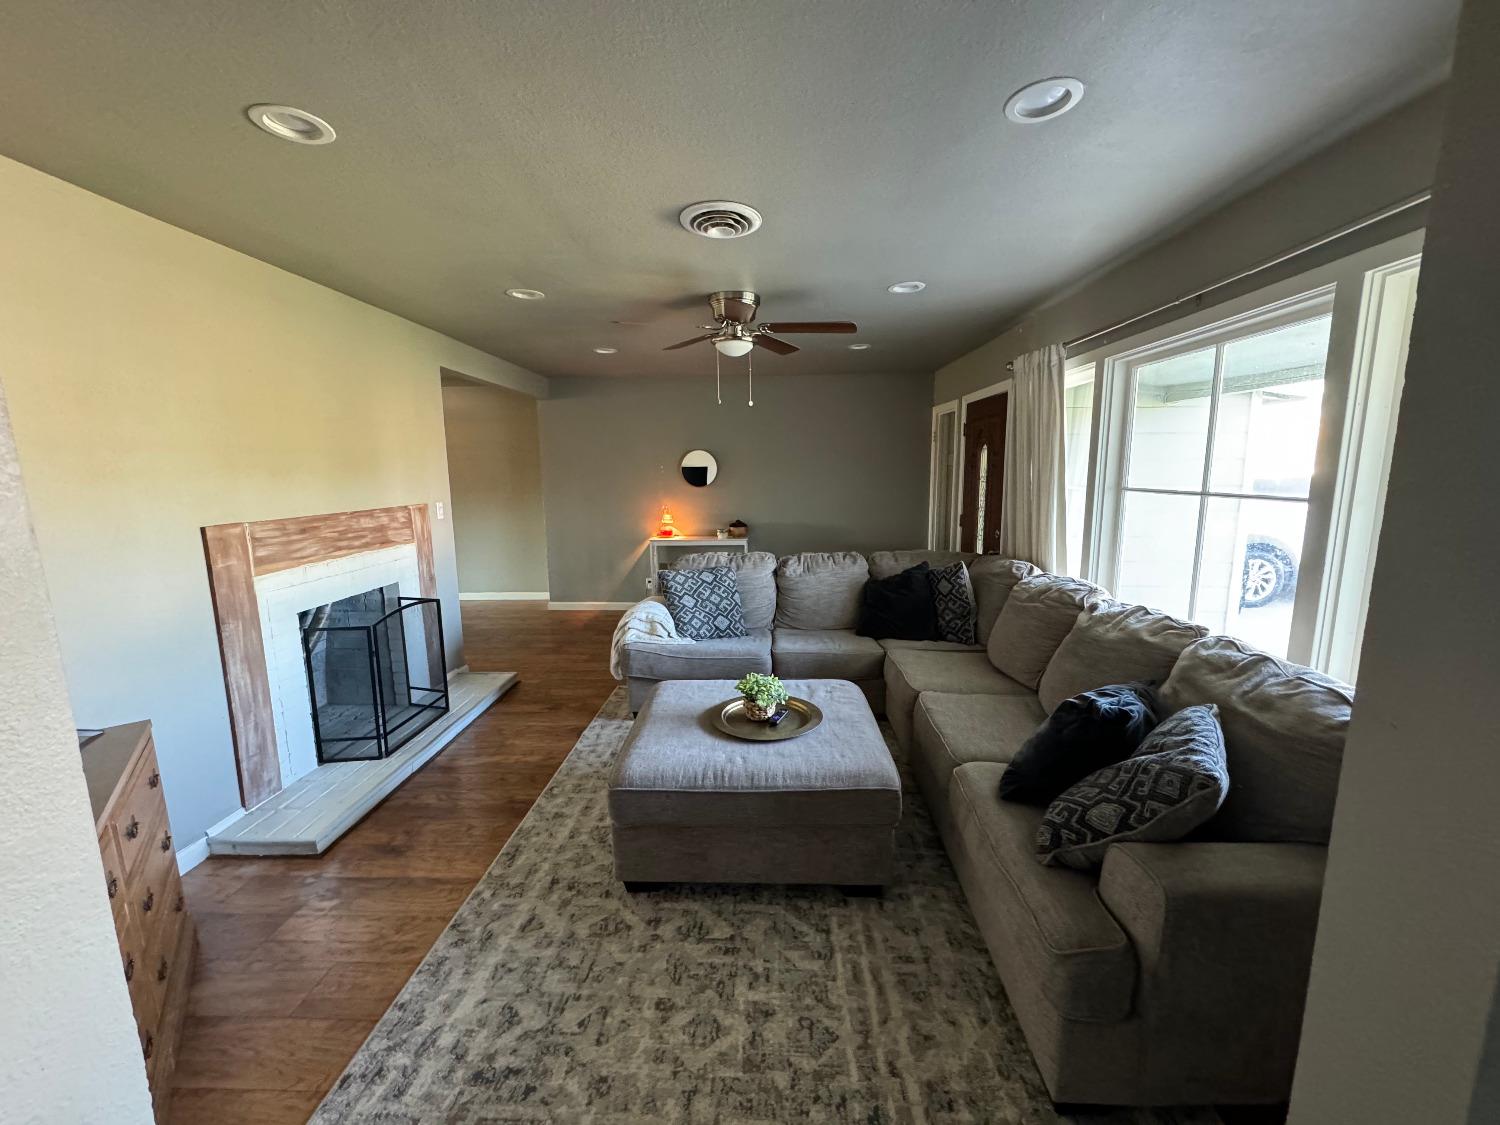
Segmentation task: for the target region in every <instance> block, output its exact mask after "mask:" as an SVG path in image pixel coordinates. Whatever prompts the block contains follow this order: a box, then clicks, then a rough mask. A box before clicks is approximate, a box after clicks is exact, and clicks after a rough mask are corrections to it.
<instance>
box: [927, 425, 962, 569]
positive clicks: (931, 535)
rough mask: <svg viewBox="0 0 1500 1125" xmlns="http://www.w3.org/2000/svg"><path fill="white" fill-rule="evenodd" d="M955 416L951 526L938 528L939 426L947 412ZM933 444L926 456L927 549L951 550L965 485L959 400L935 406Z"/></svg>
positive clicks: (950, 490)
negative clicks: (962, 490) (960, 499)
mask: <svg viewBox="0 0 1500 1125" xmlns="http://www.w3.org/2000/svg"><path fill="white" fill-rule="evenodd" d="M949 414H951V415H952V416H953V479H952V480H951V481H950V482H949V486H948V491H949V497H948V511H949V512H950V513H951V515H952V517H953V518H952V519H951V520H950V521H949V526H947V527H939V526H938V525H937V518H938V504H937V500H938V480H939V476H940V472H939V470H940V469H941V466H940V465H939V464H938V456H939V452H938V425H939V423H940V421H941V420H942V418H943V417H944V416H945V415H949ZM930 443H931V447H930V450H929V453H928V458H927V549H928V550H929V551H952V550H954V549H955V548H956V547H957V541H958V504H959V497H960V495H961V492H960V490H961V489H962V488H963V423H962V422H961V421H960V419H959V410H958V399H956V398H950V399H949V400H948V401H947V402H940V403H938V404H937V405H936V406H934V407H933V408H932V433H931V435H930Z"/></svg>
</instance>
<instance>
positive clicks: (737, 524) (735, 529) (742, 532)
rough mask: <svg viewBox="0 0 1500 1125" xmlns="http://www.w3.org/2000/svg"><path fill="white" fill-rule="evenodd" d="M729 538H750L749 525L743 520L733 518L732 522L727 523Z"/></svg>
mask: <svg viewBox="0 0 1500 1125" xmlns="http://www.w3.org/2000/svg"><path fill="white" fill-rule="evenodd" d="M729 538H731V539H748V538H750V526H749V525H748V524H746V523H745V522H744V521H743V520H735V521H734V522H733V523H732V524H730V525H729Z"/></svg>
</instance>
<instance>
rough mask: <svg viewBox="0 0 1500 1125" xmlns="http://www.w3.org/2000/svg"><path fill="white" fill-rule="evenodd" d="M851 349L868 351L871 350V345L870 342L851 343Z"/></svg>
mask: <svg viewBox="0 0 1500 1125" xmlns="http://www.w3.org/2000/svg"><path fill="white" fill-rule="evenodd" d="M849 350H850V351H851V352H867V351H869V350H870V345H869V344H850V345H849Z"/></svg>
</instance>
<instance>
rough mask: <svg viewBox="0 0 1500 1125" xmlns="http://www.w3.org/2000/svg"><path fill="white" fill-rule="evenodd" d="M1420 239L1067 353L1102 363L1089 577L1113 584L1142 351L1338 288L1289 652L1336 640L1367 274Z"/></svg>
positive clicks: (1306, 654) (1234, 325)
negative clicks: (1336, 538) (1340, 545)
mask: <svg viewBox="0 0 1500 1125" xmlns="http://www.w3.org/2000/svg"><path fill="white" fill-rule="evenodd" d="M1422 241H1423V232H1422V231H1413V232H1411V233H1409V234H1405V235H1402V236H1400V237H1398V238H1395V239H1392V240H1391V241H1389V242H1385V243H1381V244H1379V245H1377V246H1373V247H1369V248H1367V249H1365V250H1361V251H1357V252H1355V253H1353V254H1351V255H1349V256H1347V257H1345V258H1341V259H1338V260H1337V261H1333V262H1330V263H1328V264H1326V265H1322V266H1319V267H1316V268H1314V269H1311V270H1309V271H1307V272H1306V273H1303V274H1301V275H1299V276H1296V277H1292V278H1288V279H1286V280H1284V281H1280V282H1277V283H1275V284H1272V285H1269V286H1266V287H1264V288H1262V289H1258V290H1256V291H1254V292H1251V293H1246V294H1244V295H1241V296H1237V297H1233V298H1230V299H1228V300H1225V301H1222V302H1220V303H1219V304H1217V305H1214V306H1211V307H1208V308H1204V309H1200V310H1198V311H1197V312H1194V313H1191V314H1189V315H1188V316H1185V317H1182V318H1180V319H1179V320H1176V321H1173V322H1171V323H1168V324H1164V325H1159V326H1157V327H1155V328H1151V329H1147V330H1145V331H1143V332H1140V333H1137V334H1135V335H1133V336H1130V337H1127V338H1124V339H1121V340H1117V341H1113V342H1110V343H1108V344H1105V345H1101V346H1100V347H1098V348H1094V349H1091V350H1090V351H1088V352H1084V353H1080V354H1079V355H1076V356H1071V357H1069V361H1068V364H1069V368H1070V369H1071V368H1072V367H1073V366H1074V365H1079V366H1082V365H1085V364H1089V363H1093V364H1097V365H1098V366H1097V369H1096V373H1095V383H1094V429H1093V448H1092V450H1091V452H1090V458H1089V459H1090V466H1091V467H1090V474H1089V497H1088V503H1087V508H1086V514H1085V519H1084V526H1085V533H1084V534H1085V538H1084V551H1083V570H1084V574H1085V576H1086V577H1087V578H1088V579H1089V580H1091V581H1093V582H1096V583H1098V584H1099V585H1101V586H1104V587H1105V588H1107V589H1113V588H1114V580H1115V575H1116V571H1117V561H1118V546H1119V528H1120V515H1121V504H1120V500H1121V497H1122V492H1121V489H1120V485H1121V484H1122V482H1123V480H1124V476H1123V470H1124V468H1125V464H1126V463H1125V455H1126V454H1125V445H1126V443H1127V441H1128V436H1129V433H1130V426H1129V422H1130V418H1129V408H1130V406H1131V400H1132V399H1133V397H1134V396H1133V394H1132V393H1131V391H1132V389H1133V388H1131V387H1130V386H1128V385H1125V384H1128V383H1129V382H1130V380H1129V378H1128V369H1129V366H1130V365H1131V364H1132V363H1139V362H1140V360H1141V358H1142V356H1144V355H1147V354H1152V353H1153V352H1154V353H1158V354H1159V353H1161V352H1165V351H1169V350H1174V346H1175V345H1179V344H1181V342H1182V341H1184V340H1186V339H1190V338H1193V337H1195V336H1197V337H1201V342H1199V343H1198V346H1200V347H1206V346H1208V344H1209V343H1210V342H1216V341H1215V337H1216V336H1218V335H1219V334H1220V333H1221V332H1222V333H1225V334H1228V335H1231V336H1232V335H1241V334H1244V333H1245V331H1246V327H1245V326H1246V325H1247V324H1251V323H1254V322H1255V321H1256V320H1257V319H1258V318H1261V319H1263V320H1264V328H1262V329H1260V330H1266V329H1269V328H1271V327H1275V324H1274V322H1273V321H1272V320H1271V319H1270V318H1269V316H1267V314H1274V312H1275V311H1276V310H1282V311H1286V310H1291V309H1295V308H1296V307H1297V303H1298V302H1299V301H1301V300H1304V299H1307V298H1309V297H1312V296H1314V295H1317V294H1319V293H1323V292H1331V293H1332V302H1331V312H1332V316H1333V320H1332V325H1331V328H1330V335H1329V344H1328V358H1327V362H1326V364H1325V368H1324V388H1323V407H1322V422H1321V424H1320V426H1319V432H1318V446H1317V453H1316V455H1315V459H1314V469H1313V476H1312V481H1311V483H1310V486H1309V491H1308V498H1307V505H1308V510H1307V524H1306V531H1305V534H1304V538H1303V543H1302V554H1301V559H1300V560H1299V565H1298V582H1297V598H1296V602H1295V603H1294V605H1293V611H1292V634H1291V638H1290V641H1289V646H1288V657H1289V659H1291V660H1295V661H1298V662H1300V663H1313V661H1314V659H1315V657H1317V656H1318V655H1320V654H1323V653H1325V652H1326V650H1327V647H1328V646H1327V642H1326V640H1325V639H1324V635H1323V634H1324V630H1326V628H1327V627H1328V625H1327V622H1326V620H1325V619H1326V617H1327V613H1326V607H1325V606H1324V599H1323V590H1324V589H1325V584H1326V583H1329V582H1330V581H1331V577H1330V573H1329V560H1330V551H1329V542H1330V535H1331V533H1332V530H1333V528H1334V526H1335V523H1336V513H1337V512H1338V511H1339V505H1340V504H1341V503H1345V502H1346V500H1345V498H1344V496H1343V495H1342V494H1341V489H1340V478H1341V474H1342V473H1344V472H1345V471H1346V470H1347V466H1344V465H1343V459H1342V452H1343V450H1344V449H1345V448H1352V447H1351V446H1349V445H1348V444H1347V443H1348V441H1349V440H1350V439H1351V435H1350V430H1351V426H1350V422H1349V417H1350V411H1351V409H1352V407H1353V405H1354V403H1353V396H1352V394H1351V384H1352V383H1353V374H1352V373H1353V371H1354V366H1355V362H1356V354H1357V351H1358V336H1359V332H1360V327H1361V318H1360V310H1361V303H1362V301H1363V298H1364V292H1365V283H1366V277H1367V275H1368V274H1370V273H1371V272H1372V271H1376V270H1380V269H1382V268H1385V267H1390V266H1392V265H1393V264H1395V263H1399V262H1401V261H1402V260H1403V259H1407V258H1410V257H1411V256H1413V255H1416V254H1420V253H1421V249H1422ZM1306 315H1317V314H1316V313H1313V314H1304V315H1303V317H1295V316H1294V317H1293V319H1292V320H1288V321H1286V322H1287V323H1292V322H1294V320H1295V319H1301V318H1305V316H1306ZM974 397H976V398H977V397H979V396H978V395H975V396H974Z"/></svg>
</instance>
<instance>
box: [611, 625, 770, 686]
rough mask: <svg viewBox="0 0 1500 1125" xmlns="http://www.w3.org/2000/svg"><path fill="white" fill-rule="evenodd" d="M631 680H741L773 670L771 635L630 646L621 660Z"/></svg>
mask: <svg viewBox="0 0 1500 1125" xmlns="http://www.w3.org/2000/svg"><path fill="white" fill-rule="evenodd" d="M620 662H621V664H622V665H623V666H624V672H625V674H626V675H627V676H629V677H631V678H635V679H646V680H737V679H739V678H740V677H741V676H743V675H744V674H745V673H746V672H769V671H770V670H771V631H770V630H769V629H756V630H754V631H753V632H752V633H750V635H749V636H745V637H729V638H726V639H724V640H717V641H698V642H696V643H695V644H690V645H681V644H678V645H652V644H632V645H626V646H625V648H624V649H623V651H622V653H621V657H620Z"/></svg>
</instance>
